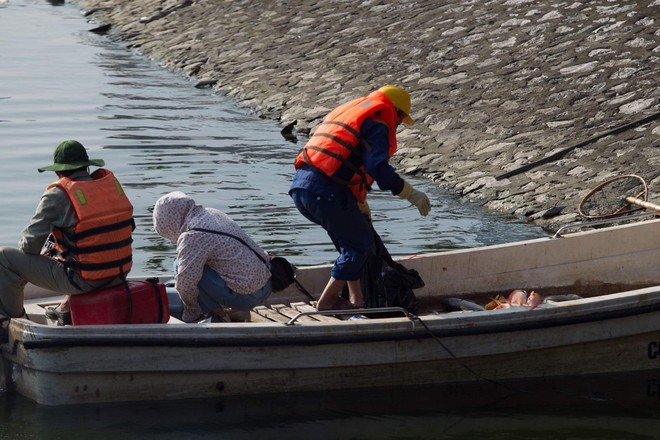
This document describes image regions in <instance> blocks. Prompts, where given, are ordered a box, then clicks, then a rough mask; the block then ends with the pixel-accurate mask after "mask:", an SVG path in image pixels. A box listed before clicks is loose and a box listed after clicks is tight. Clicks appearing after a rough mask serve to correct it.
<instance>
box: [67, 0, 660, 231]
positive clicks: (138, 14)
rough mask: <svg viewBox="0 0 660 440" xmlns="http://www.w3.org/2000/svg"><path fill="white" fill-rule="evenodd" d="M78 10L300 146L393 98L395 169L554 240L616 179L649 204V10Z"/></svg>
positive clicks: (229, 4)
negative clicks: (632, 183) (400, 100)
mask: <svg viewBox="0 0 660 440" xmlns="http://www.w3.org/2000/svg"><path fill="white" fill-rule="evenodd" d="M77 3H78V4H79V5H80V6H81V7H82V8H83V10H84V13H85V15H86V16H87V17H88V19H90V20H93V23H92V24H91V25H90V26H101V25H106V26H107V25H110V31H109V35H110V36H114V37H117V38H120V39H122V40H125V41H127V42H128V43H129V45H130V46H131V47H133V48H135V49H137V50H138V51H140V52H142V53H144V54H145V55H147V56H150V57H152V58H154V59H156V60H158V61H159V62H160V63H162V65H163V66H164V67H166V68H168V69H172V70H175V71H179V72H181V73H182V74H183V75H187V76H189V77H191V79H192V80H193V81H194V83H195V84H196V86H198V87H202V86H210V87H215V88H216V89H218V90H219V91H221V92H223V93H225V94H226V95H228V96H230V97H233V98H235V99H236V100H237V101H238V102H239V103H240V104H242V105H245V106H248V107H250V108H252V109H254V110H255V111H256V112H257V113H258V114H259V115H261V116H263V117H267V118H273V119H276V120H278V122H279V123H280V124H282V126H286V125H288V124H290V123H292V122H294V121H295V122H296V125H295V131H294V133H297V134H298V135H300V134H303V135H304V134H306V133H309V130H310V129H312V128H313V127H314V126H315V125H316V124H317V123H318V122H319V121H320V119H321V118H322V117H323V116H324V115H325V114H326V113H327V112H328V111H329V110H330V109H332V108H333V107H335V106H336V105H338V104H340V103H343V102H345V101H347V100H350V99H353V98H355V97H357V96H362V95H364V94H367V93H369V92H370V91H372V90H374V89H376V88H378V87H380V86H382V85H384V84H388V83H394V84H398V85H401V86H403V87H405V88H406V89H408V90H409V92H410V93H411V96H412V111H411V116H412V117H413V118H414V119H415V121H416V123H415V125H414V126H412V127H405V128H403V127H402V128H400V129H399V130H400V131H399V139H400V141H399V143H400V149H399V152H398V153H397V154H396V155H395V158H394V162H395V163H396V165H397V166H398V167H399V168H400V169H401V170H402V171H404V172H406V173H414V174H422V175H424V176H426V177H428V178H429V179H431V180H433V181H434V182H436V183H437V184H438V185H440V186H442V187H444V188H447V189H449V190H451V191H456V192H458V193H459V194H462V195H463V196H464V197H466V198H468V199H470V200H473V201H476V202H478V203H480V204H482V205H483V206H484V207H486V208H488V209H494V210H499V211H505V212H510V213H515V214H518V215H521V216H527V217H528V218H530V219H531V220H533V221H535V222H538V223H540V224H544V225H545V226H547V227H549V228H551V229H552V228H554V227H556V226H558V225H561V224H563V223H566V222H570V221H574V220H576V219H578V215H577V214H576V212H577V205H578V204H579V202H580V200H581V199H582V197H584V196H585V195H586V193H587V192H588V191H589V190H590V189H591V188H593V187H594V186H596V185H597V184H598V183H600V182H601V181H603V180H605V179H607V178H609V177H611V176H615V175H620V174H629V173H634V174H639V175H640V176H642V177H643V178H644V179H646V181H647V183H648V185H649V190H650V195H649V196H650V197H649V199H650V200H651V201H655V202H656V203H660V197H659V196H660V171H659V169H660V167H659V165H660V148H659V147H660V73H659V69H658V67H659V57H660V26H659V21H660V0H638V1H634V0H589V1H573V0H569V1H561V0H558V1H532V0H462V1H461V2H454V1H437V0H420V1H405V0H404V1H387V0H364V1H349V0H326V1H323V2H319V1H316V0H298V1H294V0H292V1H287V0H273V1H259V0H171V1H159V0H131V1H123V0H78V1H77ZM304 141H305V138H304V137H299V143H300V144H301V146H302V143H304ZM523 167H527V168H528V169H527V170H525V169H524V168H523Z"/></svg>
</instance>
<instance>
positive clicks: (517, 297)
mask: <svg viewBox="0 0 660 440" xmlns="http://www.w3.org/2000/svg"><path fill="white" fill-rule="evenodd" d="M507 301H508V302H509V305H511V306H522V305H524V304H525V303H526V302H527V292H526V291H525V290H521V289H516V290H513V291H512V292H511V293H509V297H508V298H507Z"/></svg>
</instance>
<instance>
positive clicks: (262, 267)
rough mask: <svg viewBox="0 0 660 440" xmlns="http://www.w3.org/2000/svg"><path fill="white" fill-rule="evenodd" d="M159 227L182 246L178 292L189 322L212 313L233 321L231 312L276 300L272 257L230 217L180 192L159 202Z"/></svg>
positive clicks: (179, 248) (155, 215)
mask: <svg viewBox="0 0 660 440" xmlns="http://www.w3.org/2000/svg"><path fill="white" fill-rule="evenodd" d="M153 223H154V229H155V230H156V232H157V233H158V234H159V235H161V236H162V237H164V238H166V239H168V240H170V241H171V242H172V243H174V244H175V245H176V255H177V256H176V260H175V263H174V271H175V288H176V290H177V292H178V293H179V296H180V298H181V301H182V303H183V317H182V319H183V321H185V322H198V321H200V320H201V319H204V318H206V317H208V315H209V314H213V315H214V317H215V318H216V319H214V320H217V321H229V318H228V316H229V314H230V313H231V312H235V311H237V310H238V311H245V312H248V311H249V310H250V309H252V308H253V307H254V306H256V305H259V304H261V303H263V302H264V301H265V300H266V299H267V298H268V296H269V295H270V293H271V291H272V289H271V284H270V270H269V267H268V265H267V261H268V254H267V253H266V252H265V251H264V250H263V249H261V248H260V247H259V245H257V244H256V243H255V242H254V241H253V240H252V239H251V238H250V237H248V236H247V234H246V233H245V232H243V230H242V229H241V227H240V226H239V225H238V224H237V223H236V222H235V221H233V220H232V219H231V218H230V217H229V216H228V215H227V214H225V213H223V212H222V211H219V210H217V209H214V208H205V207H203V206H201V205H198V204H196V203H195V201H194V200H193V199H192V198H191V197H189V196H188V195H186V194H185V193H183V192H180V191H175V192H171V193H169V194H166V195H164V196H163V197H161V198H160V199H158V201H157V202H156V205H155V206H154V211H153ZM244 314H246V313H244ZM243 320H245V319H243Z"/></svg>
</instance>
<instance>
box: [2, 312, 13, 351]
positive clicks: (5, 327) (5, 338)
mask: <svg viewBox="0 0 660 440" xmlns="http://www.w3.org/2000/svg"><path fill="white" fill-rule="evenodd" d="M10 321H11V318H9V317H7V316H3V315H0V344H6V343H7V342H9V322H10Z"/></svg>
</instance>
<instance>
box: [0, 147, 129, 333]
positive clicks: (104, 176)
mask: <svg viewBox="0 0 660 440" xmlns="http://www.w3.org/2000/svg"><path fill="white" fill-rule="evenodd" d="M53 159H54V163H53V165H49V166H46V167H43V168H39V172H43V171H54V172H55V174H57V177H58V180H57V181H55V182H54V183H52V184H51V185H49V186H48V188H47V189H46V191H45V192H44V193H43V195H42V196H41V200H40V201H39V205H38V206H37V209H36V211H35V213H34V215H33V216H32V220H31V221H30V223H29V224H28V226H27V227H26V228H25V229H24V230H23V232H22V236H21V239H20V241H19V244H18V248H14V247H8V246H5V247H0V325H1V326H2V327H1V328H0V336H1V337H4V338H5V339H6V337H7V335H6V328H7V326H8V322H9V318H12V317H13V318H15V317H20V316H23V315H24V313H25V312H24V308H23V299H24V288H25V285H26V284H27V283H28V282H30V283H32V284H34V285H36V286H39V287H43V288H45V289H49V290H52V291H54V292H58V293H62V294H65V295H76V294H81V293H86V292H90V291H93V290H97V289H100V288H104V287H111V286H114V285H117V284H120V283H122V282H123V281H124V279H125V278H126V275H127V274H128V272H129V271H130V269H131V266H132V245H131V243H132V232H133V229H134V228H135V223H134V221H133V206H132V205H131V203H130V202H129V200H128V198H127V197H126V194H125V193H124V191H123V189H122V187H121V185H120V184H119V182H118V181H117V179H116V178H115V177H114V175H113V174H112V173H111V172H110V171H108V170H106V169H103V168H99V169H97V170H96V171H94V172H93V173H90V171H89V167H90V166H92V165H93V166H97V167H102V166H104V165H105V163H104V161H103V160H101V159H89V157H88V156H87V151H86V150H85V148H84V147H83V146H82V145H81V144H80V143H79V142H77V141H73V140H69V141H64V142H62V143H60V144H59V145H58V146H57V147H56V149H55V153H54V155H53ZM67 298H68V297H67ZM46 315H47V316H48V317H50V318H52V319H57V320H58V323H59V324H60V325H62V324H69V323H70V322H71V316H70V312H69V309H68V301H67V300H65V301H64V302H63V303H61V304H60V305H59V306H58V307H57V308H53V309H50V310H47V312H46ZM2 330H4V334H3V332H2Z"/></svg>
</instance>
